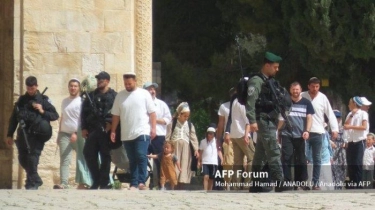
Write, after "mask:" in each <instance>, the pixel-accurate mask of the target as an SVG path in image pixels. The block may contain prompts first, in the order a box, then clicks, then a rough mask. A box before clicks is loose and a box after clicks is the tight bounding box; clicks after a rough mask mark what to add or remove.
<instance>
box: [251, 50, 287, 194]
mask: <svg viewBox="0 0 375 210" xmlns="http://www.w3.org/2000/svg"><path fill="white" fill-rule="evenodd" d="M281 60H282V59H281V57H279V56H277V55H275V54H273V53H270V52H266V54H265V58H264V61H263V66H262V69H261V74H259V75H258V76H253V77H251V78H250V79H249V81H248V83H247V84H248V90H247V94H248V96H247V104H246V115H247V117H248V119H249V123H250V125H247V126H246V133H245V141H246V142H248V141H249V138H248V133H249V132H250V131H251V132H257V144H256V147H255V154H254V160H253V165H252V173H253V178H252V184H253V185H252V186H251V187H250V188H249V191H250V192H261V191H262V190H263V189H262V187H260V186H259V185H257V184H259V181H260V180H259V178H260V177H258V176H259V174H260V173H259V172H260V171H261V169H262V163H264V162H265V161H267V162H268V165H269V169H270V174H269V175H271V176H272V177H271V178H272V179H273V180H274V181H276V183H277V185H278V187H275V191H276V192H280V191H282V189H283V188H282V187H280V184H281V182H282V181H283V173H282V170H281V161H280V148H279V145H278V144H277V140H276V126H277V125H276V123H277V122H276V121H277V115H275V116H276V117H274V118H276V119H274V118H272V117H270V115H269V114H270V113H271V112H273V111H274V110H275V107H274V102H273V101H272V94H271V91H270V88H269V87H268V86H267V85H265V84H266V82H265V81H266V80H268V79H270V78H272V77H273V76H275V75H276V73H277V72H278V71H279V62H280V61H281Z"/></svg>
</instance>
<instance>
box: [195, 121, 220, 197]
mask: <svg viewBox="0 0 375 210" xmlns="http://www.w3.org/2000/svg"><path fill="white" fill-rule="evenodd" d="M215 132H216V129H215V128H213V127H209V128H208V129H207V132H206V138H205V139H203V140H202V141H201V142H200V145H199V162H198V166H199V167H200V166H202V173H203V175H204V180H203V188H204V190H207V191H208V190H212V187H213V183H214V179H215V174H216V170H217V166H218V153H217V148H216V139H215Z"/></svg>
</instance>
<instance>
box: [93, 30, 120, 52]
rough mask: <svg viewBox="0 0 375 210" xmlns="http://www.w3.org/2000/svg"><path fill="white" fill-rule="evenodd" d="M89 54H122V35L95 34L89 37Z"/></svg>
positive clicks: (114, 33) (115, 33)
mask: <svg viewBox="0 0 375 210" xmlns="http://www.w3.org/2000/svg"><path fill="white" fill-rule="evenodd" d="M91 52H94V53H123V52H124V33H121V32H113V33H97V34H92V36H91Z"/></svg>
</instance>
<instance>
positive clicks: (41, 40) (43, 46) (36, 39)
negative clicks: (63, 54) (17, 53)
mask: <svg viewBox="0 0 375 210" xmlns="http://www.w3.org/2000/svg"><path fill="white" fill-rule="evenodd" d="M24 47H25V52H35V53H37V52H39V53H44V52H59V43H58V40H56V37H55V35H54V34H53V33H37V32H26V33H25V34H24Z"/></svg>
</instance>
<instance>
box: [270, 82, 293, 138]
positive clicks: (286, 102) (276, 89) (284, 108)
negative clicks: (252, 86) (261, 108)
mask: <svg viewBox="0 0 375 210" xmlns="http://www.w3.org/2000/svg"><path fill="white" fill-rule="evenodd" d="M265 82H266V84H267V85H268V87H270V90H271V92H272V98H273V101H274V102H275V103H274V107H275V109H276V112H277V113H280V114H281V116H282V117H283V118H284V122H285V125H286V128H287V129H288V131H290V132H293V127H292V124H291V123H290V121H289V119H288V116H287V115H289V108H290V107H291V104H292V99H291V98H290V95H289V93H288V91H286V90H285V89H284V88H283V87H281V86H280V84H279V82H278V81H276V80H275V79H274V78H270V79H267V80H266V81H265Z"/></svg>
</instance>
